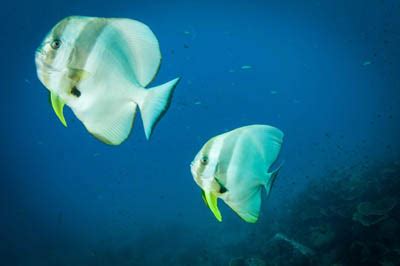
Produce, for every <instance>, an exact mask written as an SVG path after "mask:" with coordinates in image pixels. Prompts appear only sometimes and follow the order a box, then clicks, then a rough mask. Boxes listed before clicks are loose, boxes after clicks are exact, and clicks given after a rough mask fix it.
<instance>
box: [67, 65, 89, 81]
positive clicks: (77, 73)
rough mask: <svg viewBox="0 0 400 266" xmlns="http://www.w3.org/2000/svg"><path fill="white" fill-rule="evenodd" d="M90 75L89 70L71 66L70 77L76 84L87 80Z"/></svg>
mask: <svg viewBox="0 0 400 266" xmlns="http://www.w3.org/2000/svg"><path fill="white" fill-rule="evenodd" d="M88 77H89V72H87V71H85V70H83V69H78V68H69V72H68V78H69V79H71V80H72V81H74V83H75V84H78V83H79V82H81V81H82V80H85V79H87V78H88Z"/></svg>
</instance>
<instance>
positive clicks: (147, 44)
mask: <svg viewBox="0 0 400 266" xmlns="http://www.w3.org/2000/svg"><path fill="white" fill-rule="evenodd" d="M110 24H111V25H112V26H113V27H114V28H115V29H116V30H117V31H118V32H119V33H120V34H121V37H122V39H123V40H125V41H126V44H127V48H128V49H127V51H128V53H127V55H126V56H127V57H128V58H127V59H128V60H129V62H130V63H131V66H132V68H133V70H134V72H135V76H136V78H137V81H138V83H139V84H140V85H141V86H143V87H146V86H147V85H148V84H149V83H150V82H151V81H152V80H153V78H154V77H155V75H156V74H157V72H158V69H159V67H160V63H161V52H160V47H159V44H158V40H157V38H156V36H155V35H154V34H153V32H152V31H151V30H150V28H149V27H147V26H146V25H145V24H143V23H141V22H139V21H136V20H131V19H110Z"/></svg>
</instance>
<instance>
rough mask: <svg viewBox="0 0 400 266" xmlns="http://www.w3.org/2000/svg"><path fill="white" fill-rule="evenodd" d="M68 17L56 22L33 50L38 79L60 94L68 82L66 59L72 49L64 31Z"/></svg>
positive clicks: (50, 89) (68, 37)
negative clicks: (34, 50)
mask: <svg viewBox="0 0 400 266" xmlns="http://www.w3.org/2000/svg"><path fill="white" fill-rule="evenodd" d="M69 20H70V19H69V18H66V19H63V20H62V21H60V22H59V23H57V24H56V25H55V26H54V27H53V28H52V29H51V31H50V32H49V33H48V34H47V35H46V37H45V38H44V40H43V41H42V43H41V44H40V46H39V47H38V48H37V49H36V52H35V63H36V70H37V75H38V77H39V80H40V81H41V82H42V84H43V85H44V86H45V87H46V88H47V89H48V90H49V91H51V92H55V93H57V94H62V89H63V88H64V89H65V88H66V87H69V86H68V84H66V83H70V81H68V78H67V77H68V73H67V72H68V59H69V57H70V54H71V52H72V50H73V47H72V45H71V42H70V36H68V35H71V34H68V32H66V28H67V25H68V23H69Z"/></svg>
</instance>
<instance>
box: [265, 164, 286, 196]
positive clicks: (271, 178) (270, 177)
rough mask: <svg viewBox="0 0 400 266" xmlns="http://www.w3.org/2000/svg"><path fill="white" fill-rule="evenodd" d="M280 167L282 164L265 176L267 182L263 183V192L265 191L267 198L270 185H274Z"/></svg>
mask: <svg viewBox="0 0 400 266" xmlns="http://www.w3.org/2000/svg"><path fill="white" fill-rule="evenodd" d="M282 165H283V163H281V165H279V167H278V168H276V169H275V170H274V171H272V172H271V173H268V174H267V176H268V180H267V182H266V183H265V190H266V191H267V196H268V195H269V192H270V191H271V188H272V185H273V184H274V182H275V179H276V177H277V176H278V174H279V171H280V170H281V168H282Z"/></svg>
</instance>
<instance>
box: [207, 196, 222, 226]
mask: <svg viewBox="0 0 400 266" xmlns="http://www.w3.org/2000/svg"><path fill="white" fill-rule="evenodd" d="M204 195H205V198H206V201H207V205H208V207H209V208H210V210H211V211H212V212H213V213H214V215H215V218H217V220H218V221H220V222H221V221H222V216H221V213H220V212H219V209H218V198H217V196H215V195H214V194H211V193H210V192H205V193H204Z"/></svg>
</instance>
